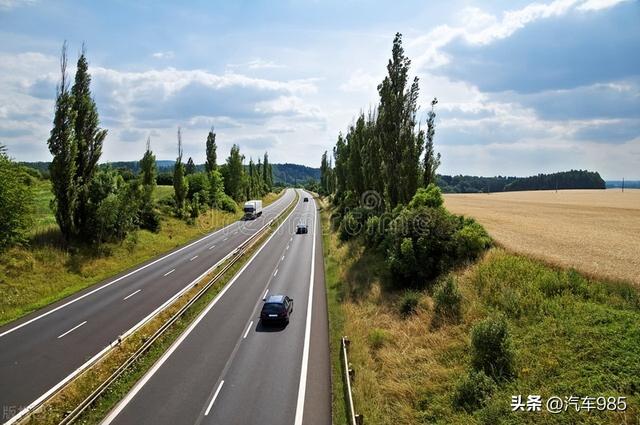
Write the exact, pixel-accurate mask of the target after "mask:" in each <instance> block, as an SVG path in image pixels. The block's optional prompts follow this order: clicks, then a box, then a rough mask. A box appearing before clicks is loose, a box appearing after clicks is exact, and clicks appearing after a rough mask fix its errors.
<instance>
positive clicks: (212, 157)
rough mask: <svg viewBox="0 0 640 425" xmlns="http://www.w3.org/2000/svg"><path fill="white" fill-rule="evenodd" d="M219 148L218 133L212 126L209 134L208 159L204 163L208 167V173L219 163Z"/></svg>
mask: <svg viewBox="0 0 640 425" xmlns="http://www.w3.org/2000/svg"><path fill="white" fill-rule="evenodd" d="M217 148H218V147H217V146H216V133H214V132H213V127H211V130H210V131H209V134H208V135H207V152H206V153H207V160H206V162H205V164H204V166H205V168H206V169H207V173H211V172H212V171H213V170H215V169H216V167H217V164H216V160H217V154H216V150H217Z"/></svg>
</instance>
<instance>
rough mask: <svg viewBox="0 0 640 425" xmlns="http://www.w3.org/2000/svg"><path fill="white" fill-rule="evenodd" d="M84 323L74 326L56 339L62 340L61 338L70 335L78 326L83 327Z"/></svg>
mask: <svg viewBox="0 0 640 425" xmlns="http://www.w3.org/2000/svg"><path fill="white" fill-rule="evenodd" d="M85 323H87V321H86V320H85V321H84V322H82V323H80V324H79V325H77V326H74V327H73V328H71V329H69V330H68V331H66V332H65V333H63V334H62V335H60V336H59V337H58V339H60V338H62V337H63V336H65V335H67V334H70V333H71V332H73V331H75V330H76V329H78V328H79V327H80V326H82V325H84V324H85Z"/></svg>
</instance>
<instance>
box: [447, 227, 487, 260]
mask: <svg viewBox="0 0 640 425" xmlns="http://www.w3.org/2000/svg"><path fill="white" fill-rule="evenodd" d="M454 243H455V245H456V250H457V254H458V256H459V257H460V259H475V258H478V256H479V255H480V254H482V252H484V250H486V249H487V248H489V247H490V246H491V237H490V236H489V234H488V233H487V231H486V230H484V227H482V226H481V225H480V224H478V223H476V222H475V221H474V220H473V219H464V221H463V225H462V228H461V229H459V230H458V231H457V232H456V233H455V235H454Z"/></svg>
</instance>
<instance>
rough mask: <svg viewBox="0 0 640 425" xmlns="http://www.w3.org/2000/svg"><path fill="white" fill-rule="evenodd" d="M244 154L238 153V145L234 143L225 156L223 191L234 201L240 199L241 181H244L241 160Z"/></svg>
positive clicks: (241, 193)
mask: <svg viewBox="0 0 640 425" xmlns="http://www.w3.org/2000/svg"><path fill="white" fill-rule="evenodd" d="M243 161H244V156H243V155H241V154H240V147H239V146H238V145H236V144H234V145H233V146H232V147H231V152H230V153H229V157H228V158H227V167H226V173H227V175H226V176H225V177H224V185H225V191H226V193H227V195H229V196H231V197H232V198H233V199H235V200H236V201H240V200H242V197H243V189H244V188H243V183H244V167H243V165H242V162H243Z"/></svg>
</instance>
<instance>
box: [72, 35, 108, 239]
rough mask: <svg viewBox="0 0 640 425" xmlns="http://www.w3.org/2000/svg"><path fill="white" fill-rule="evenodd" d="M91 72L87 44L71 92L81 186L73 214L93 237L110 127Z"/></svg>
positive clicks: (79, 228) (77, 182)
mask: <svg viewBox="0 0 640 425" xmlns="http://www.w3.org/2000/svg"><path fill="white" fill-rule="evenodd" d="M90 86H91V75H90V74H89V63H88V62H87V58H86V51H85V47H84V45H83V46H82V52H81V54H80V57H79V58H78V63H77V67H76V76H75V82H74V84H73V87H72V88H71V96H72V98H73V106H72V109H73V111H74V115H75V121H74V131H75V139H76V144H77V149H76V156H75V158H74V160H75V166H76V167H75V175H74V181H75V186H76V190H77V206H76V211H75V213H74V215H73V219H74V222H75V224H74V227H75V229H76V231H78V232H80V233H82V234H83V236H84V237H85V239H88V238H91V237H92V236H93V235H92V229H91V226H90V222H91V217H90V215H91V208H90V207H89V187H90V184H91V180H92V179H93V176H94V175H95V172H96V169H97V165H98V160H99V159H100V156H101V155H102V144H103V142H104V139H105V137H106V136H107V130H104V129H101V128H100V119H99V117H98V108H97V107H96V103H95V101H94V100H93V98H92V97H91V88H90Z"/></svg>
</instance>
